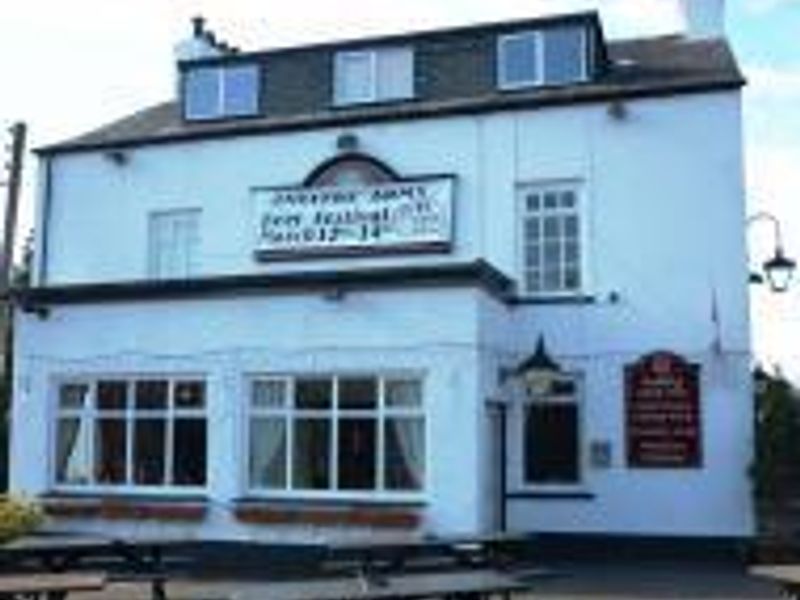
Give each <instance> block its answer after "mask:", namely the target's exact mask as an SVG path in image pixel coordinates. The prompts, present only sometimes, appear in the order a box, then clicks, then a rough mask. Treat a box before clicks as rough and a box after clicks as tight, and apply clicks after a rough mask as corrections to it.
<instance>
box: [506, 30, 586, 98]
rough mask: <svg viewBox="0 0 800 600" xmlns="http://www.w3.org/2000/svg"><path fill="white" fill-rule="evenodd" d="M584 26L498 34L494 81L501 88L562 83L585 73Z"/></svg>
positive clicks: (581, 76) (576, 80) (584, 76)
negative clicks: (495, 78) (495, 80)
mask: <svg viewBox="0 0 800 600" xmlns="http://www.w3.org/2000/svg"><path fill="white" fill-rule="evenodd" d="M587 40H588V36H587V32H586V29H585V27H580V26H574V25H573V26H562V27H550V28H547V29H541V30H531V31H524V32H520V33H514V34H509V35H503V36H500V37H499V38H498V44H497V78H498V79H497V84H498V86H499V87H500V88H501V89H515V88H522V87H532V86H539V85H565V84H569V83H576V82H579V81H584V80H585V79H586V78H587V77H588V73H589V65H588V62H589V52H588V42H587Z"/></svg>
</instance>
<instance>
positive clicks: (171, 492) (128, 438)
mask: <svg viewBox="0 0 800 600" xmlns="http://www.w3.org/2000/svg"><path fill="white" fill-rule="evenodd" d="M101 381H103V382H121V381H124V382H125V384H126V398H127V402H126V406H125V408H124V409H114V410H111V409H105V410H100V409H98V407H97V388H98V384H99V383H100V382H101ZM153 381H166V382H167V383H168V392H167V393H168V396H167V407H166V408H165V409H142V410H138V411H137V410H136V407H135V390H136V384H137V383H138V382H153ZM186 382H202V383H203V385H204V389H205V395H204V398H203V400H204V405H203V407H202V408H199V409H186V408H182V409H177V410H176V406H175V388H176V385H177V384H178V383H186ZM67 385H86V386H87V387H88V388H89V401H88V402H87V405H86V406H84V407H83V408H81V409H77V410H76V409H66V410H65V409H62V408H61V406H60V393H61V389H62V387H63V386H67ZM50 399H51V401H50V410H49V419H48V425H49V426H48V453H47V456H48V469H47V471H48V482H49V486H50V489H52V490H53V491H55V492H59V493H69V494H75V495H85V496H98V495H102V496H126V495H130V496H169V497H196V496H198V495H205V494H206V493H207V491H208V489H209V485H210V473H211V454H210V433H211V429H210V427H209V416H210V410H209V379H208V376H207V375H206V374H204V373H198V372H185V373H183V372H178V373H174V372H171V373H160V372H159V373H152V374H151V373H146V374H142V373H135V374H131V373H101V374H97V375H95V374H91V375H74V376H73V375H67V376H59V377H55V378H53V380H52V382H51V393H50ZM75 415H79V416H80V418H82V419H83V418H86V419H88V423H89V426H90V427H91V429H90V434H89V436H90V437H89V460H90V467H89V468H90V479H89V481H88V482H87V483H80V484H78V483H69V482H60V481H58V455H57V454H58V441H59V440H58V426H59V423H60V421H61V420H62V419H64V418H69V417H71V416H75ZM137 415H139V416H137ZM161 415H163V418H164V422H165V427H166V429H165V433H164V444H165V445H164V479H165V481H171V482H170V483H164V484H139V483H136V482H135V481H134V475H133V468H134V464H135V454H134V436H135V425H136V422H137V420H141V419H146V418H148V417H156V416H161ZM108 416H113V417H115V418H120V419H122V420H123V422H124V424H125V482H124V483H121V484H109V483H98V481H97V474H96V472H95V470H96V463H97V459H98V454H97V440H96V435H97V423H98V421H99V420H101V419H102V418H108ZM198 418H202V419H203V421H204V423H205V427H206V440H205V445H206V448H205V452H206V458H205V466H206V470H205V477H204V479H205V483H204V484H203V485H176V484H175V483H174V478H173V477H172V476H173V474H174V473H173V471H172V464H173V462H174V461H173V459H174V456H175V454H174V451H175V447H174V441H175V423H176V421H178V420H180V419H198Z"/></svg>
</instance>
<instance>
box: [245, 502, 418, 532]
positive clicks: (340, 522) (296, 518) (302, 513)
mask: <svg viewBox="0 0 800 600" xmlns="http://www.w3.org/2000/svg"><path fill="white" fill-rule="evenodd" d="M233 512H234V515H235V516H236V519H237V520H239V521H240V522H242V523H248V524H251V525H317V526H331V527H337V526H351V527H374V528H386V529H415V528H417V527H418V526H419V525H420V523H421V521H422V514H421V511H420V506H419V505H414V504H379V503H375V504H368V503H361V502H347V501H342V502H338V501H308V502H306V501H303V500H292V501H272V500H263V499H255V498H243V499H241V500H239V501H238V502H237V503H236V505H235V507H234V509H233Z"/></svg>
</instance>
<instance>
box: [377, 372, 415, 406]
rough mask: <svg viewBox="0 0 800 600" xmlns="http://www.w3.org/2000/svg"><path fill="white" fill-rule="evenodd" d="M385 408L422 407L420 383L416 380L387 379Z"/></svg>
mask: <svg viewBox="0 0 800 600" xmlns="http://www.w3.org/2000/svg"><path fill="white" fill-rule="evenodd" d="M385 385H386V389H385V394H386V406H387V407H389V408H417V407H420V406H422V382H421V381H419V380H417V379H387V380H386V384H385Z"/></svg>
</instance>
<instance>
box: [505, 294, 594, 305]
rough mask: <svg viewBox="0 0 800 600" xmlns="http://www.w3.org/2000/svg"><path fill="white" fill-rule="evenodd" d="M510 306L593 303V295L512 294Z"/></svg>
mask: <svg viewBox="0 0 800 600" xmlns="http://www.w3.org/2000/svg"><path fill="white" fill-rule="evenodd" d="M508 302H509V304H511V305H512V306H517V305H520V306H522V305H526V304H595V303H596V302H597V298H595V297H594V296H588V295H581V294H576V295H574V296H514V297H512V298H509V301H508Z"/></svg>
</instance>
